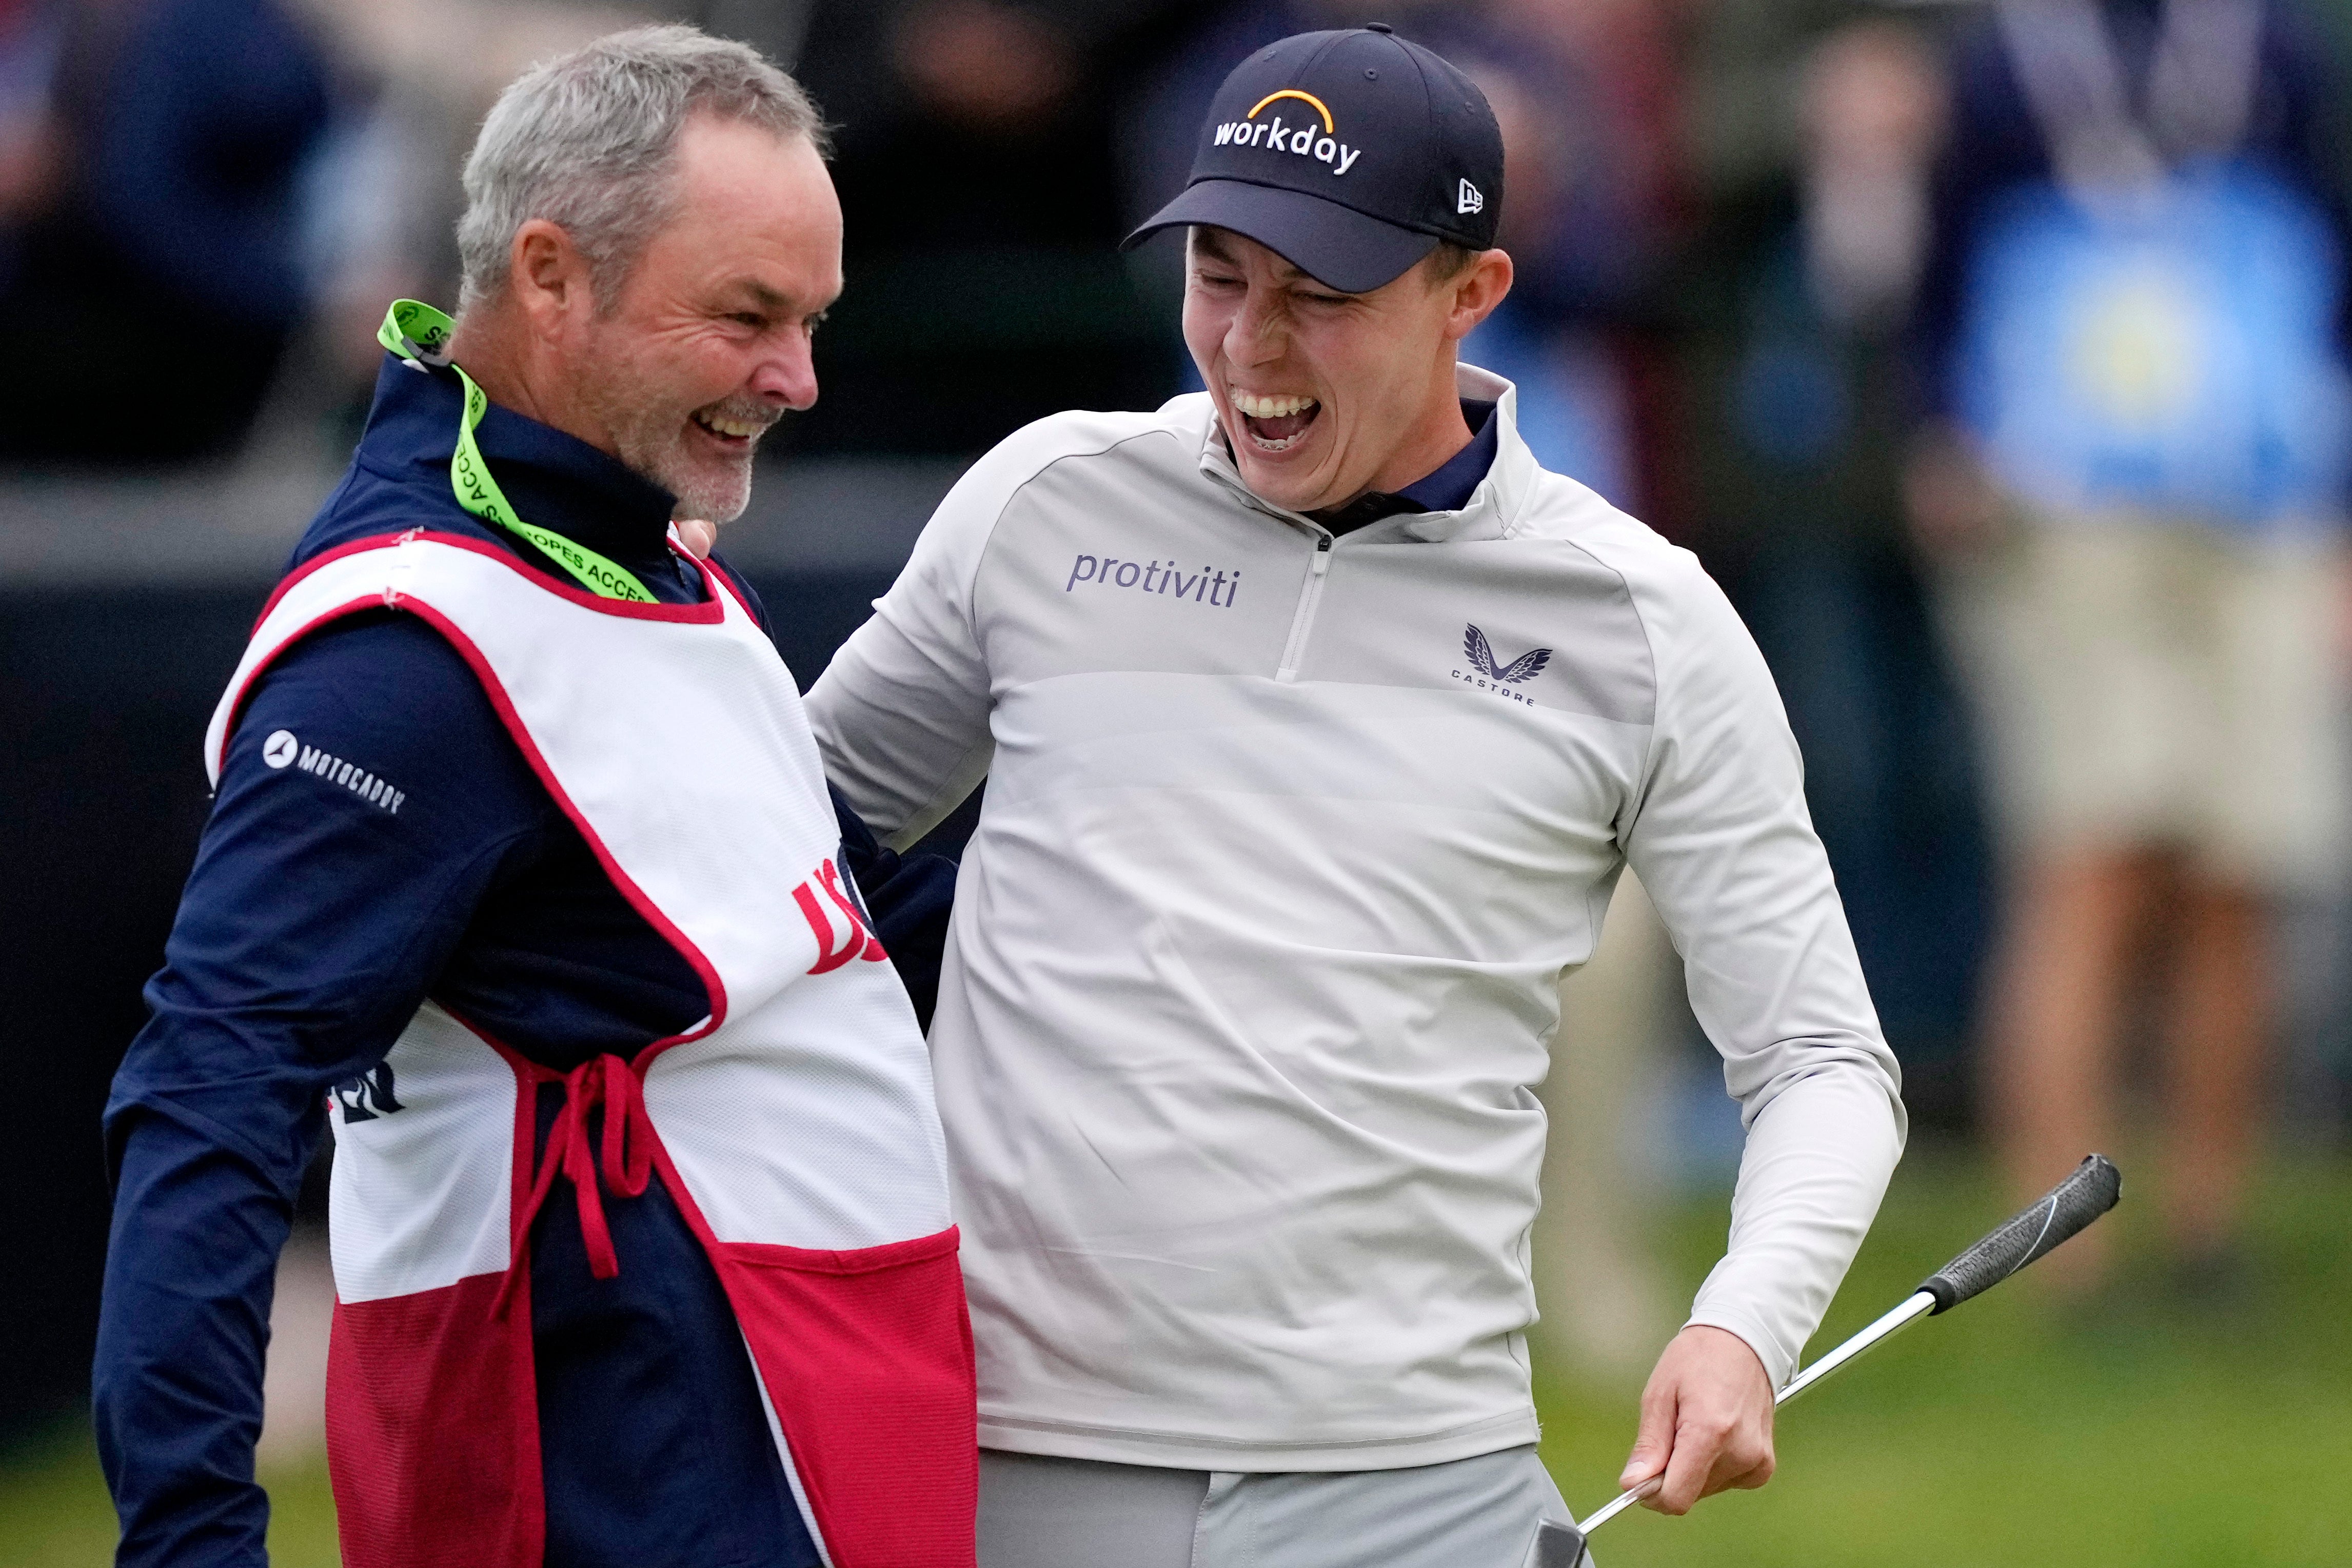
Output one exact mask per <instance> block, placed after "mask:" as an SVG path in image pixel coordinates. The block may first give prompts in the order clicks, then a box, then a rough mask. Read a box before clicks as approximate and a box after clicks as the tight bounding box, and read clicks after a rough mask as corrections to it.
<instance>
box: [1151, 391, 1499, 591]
mask: <svg viewBox="0 0 2352 1568" xmlns="http://www.w3.org/2000/svg"><path fill="white" fill-rule="evenodd" d="M1454 394H1455V395H1456V396H1458V397H1462V398H1465V399H1468V400H1471V401H1474V402H1492V403H1493V404H1494V405H1495V413H1494V415H1493V417H1492V420H1491V421H1490V423H1491V425H1492V428H1493V430H1494V433H1495V459H1494V462H1493V463H1492V464H1491V465H1488V467H1487V469H1486V477H1485V478H1484V479H1482V480H1480V481H1479V482H1478V486H1477V488H1476V489H1475V490H1473V491H1472V492H1471V493H1470V498H1469V500H1468V501H1467V502H1465V504H1464V505H1463V506H1461V507H1458V508H1456V509H1455V510H1453V511H1445V512H1402V513H1399V514H1398V515H1396V516H1395V517H1384V518H1382V519H1381V521H1379V522H1377V523H1371V524H1368V525H1366V526H1365V527H1363V528H1358V529H1356V530H1355V531H1354V532H1352V533H1349V534H1346V535H1342V536H1340V540H1339V542H1341V543H1342V544H1344V545H1346V546H1349V547H1352V546H1354V545H1356V544H1359V543H1362V542H1374V541H1376V542H1380V543H1386V544H1398V543H1414V544H1442V543H1447V542H1452V541H1455V540H1471V539H1500V538H1510V537H1511V536H1512V534H1513V533H1514V532H1515V531H1516V525H1517V519H1518V517H1519V516H1520V514H1521V512H1522V511H1523V510H1524V508H1525V507H1526V505H1527V498H1528V491H1529V490H1530V489H1531V488H1532V487H1533V486H1534V483H1535V472H1536V460H1535V455H1534V454H1533V453H1531V452H1529V451H1528V445H1527V443H1526V442H1525V441H1523V440H1521V439H1520V436H1519V420H1518V407H1519V391H1518V388H1517V387H1516V386H1514V385H1512V384H1511V383H1510V382H1507V381H1505V380H1504V379H1503V378H1502V377H1501V376H1498V375H1496V374H1495V373H1494V372H1493V371H1484V370H1480V369H1479V368H1478V367H1477V366H1475V365H1457V366H1455V367H1454ZM1192 396H1194V397H1196V398H1198V399H1199V400H1200V406H1201V419H1202V423H1201V437H1200V439H1201V469H1202V472H1203V473H1205V474H1207V475H1209V476H1210V477H1212V478H1213V479H1215V480H1216V481H1217V482H1218V483H1220V484H1222V485H1224V486H1227V487H1228V488H1231V489H1233V490H1234V491H1237V492H1239V494H1240V495H1241V496H1242V497H1244V500H1245V501H1246V502H1247V504H1248V505H1249V506H1250V507H1251V508H1252V509H1254V510H1255V511H1260V512H1264V513H1265V514H1267V515H1268V516H1269V517H1279V518H1281V519H1282V520H1283V521H1285V522H1286V523H1289V524H1291V525H1293V526H1294V527H1297V528H1304V529H1306V530H1307V532H1309V533H1313V534H1318V535H1322V536H1325V537H1327V538H1328V537H1329V536H1330V530H1329V529H1328V528H1325V527H1324V526H1323V525H1322V524H1320V523H1318V522H1317V521H1316V520H1315V519H1314V518H1312V517H1308V516H1307V515H1306V514H1305V513H1303V512H1294V511H1291V510H1290V509H1289V508H1287V507H1278V506H1276V505H1275V504H1274V503H1273V502H1271V501H1268V500H1266V499H1265V498H1264V497H1260V496H1259V495H1257V494H1256V493H1255V491H1253V490H1252V489H1251V488H1250V487H1249V486H1248V485H1247V484H1246V483H1244V481H1243V479H1242V475H1241V469H1240V467H1239V466H1238V465H1235V463H1234V458H1233V454H1232V453H1230V452H1228V451H1227V450H1226V449H1225V444H1224V442H1223V440H1221V439H1220V436H1221V435H1222V434H1223V432H1222V431H1221V430H1220V428H1219V427H1218V424H1217V409H1216V403H1215V402H1213V400H1212V399H1211V398H1210V396H1209V394H1208V393H1206V392H1194V393H1192Z"/></svg>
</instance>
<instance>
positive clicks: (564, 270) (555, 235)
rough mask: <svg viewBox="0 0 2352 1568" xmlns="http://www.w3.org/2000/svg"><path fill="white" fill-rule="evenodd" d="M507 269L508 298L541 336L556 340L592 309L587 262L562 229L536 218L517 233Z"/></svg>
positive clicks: (559, 226) (521, 227) (508, 256)
mask: <svg viewBox="0 0 2352 1568" xmlns="http://www.w3.org/2000/svg"><path fill="white" fill-rule="evenodd" d="M507 267H508V271H507V288H508V292H509V295H510V296H511V297H512V298H513V300H514V303H515V305H516V306H517V307H518V308H520V310H521V311H522V313H523V315H524V316H525V318H527V319H529V320H530V324H531V325H532V327H533V328H535V329H537V330H538V331H539V332H540V333H541V334H542V335H550V336H551V335H553V334H554V333H555V332H556V331H557V330H558V329H560V328H561V327H562V324H563V323H564V322H565V321H566V320H567V319H570V318H572V317H573V316H577V315H584V314H585V313H586V311H587V310H588V309H589V308H592V306H593V301H592V299H591V298H590V295H589V285H590V282H591V279H590V277H589V273H588V258H587V257H586V256H583V255H581V254H580V247H579V246H576V245H573V244H572V236H571V235H568V234H566V233H564V231H563V228H562V225H558V224H553V223H550V222H549V221H548V220H547V219H545V218H532V219H531V220H530V221H529V222H528V223H525V224H524V225H521V226H520V228H518V229H516V230H515V236H514V245H513V247H512V248H511V249H510V250H509V252H508V253H507Z"/></svg>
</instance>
